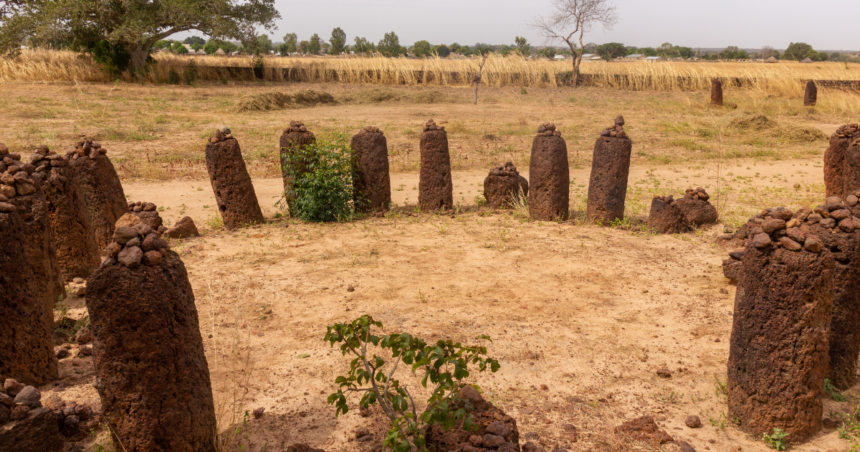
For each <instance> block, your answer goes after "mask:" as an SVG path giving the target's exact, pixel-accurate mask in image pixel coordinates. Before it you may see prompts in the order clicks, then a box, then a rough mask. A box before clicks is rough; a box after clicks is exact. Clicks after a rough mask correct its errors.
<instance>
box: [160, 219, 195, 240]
mask: <svg viewBox="0 0 860 452" xmlns="http://www.w3.org/2000/svg"><path fill="white" fill-rule="evenodd" d="M165 234H167V236H168V237H170V238H172V239H180V238H189V237H198V236H199V235H200V232H198V231H197V226H196V225H195V224H194V220H192V219H191V217H183V218H182V219H181V220H179V221H177V222H176V224H175V225H173V227H172V228H170V229H168V230H167V232H166V233H165Z"/></svg>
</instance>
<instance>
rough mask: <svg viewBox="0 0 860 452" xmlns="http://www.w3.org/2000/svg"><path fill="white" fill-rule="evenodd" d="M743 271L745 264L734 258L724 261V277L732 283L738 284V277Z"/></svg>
mask: <svg viewBox="0 0 860 452" xmlns="http://www.w3.org/2000/svg"><path fill="white" fill-rule="evenodd" d="M742 269H743V263H742V262H741V261H740V260H736V259H732V258H729V259H725V260H723V276H725V277H726V278H728V280H729V281H730V282H732V283H737V282H738V275H739V274H740V272H741V271H742Z"/></svg>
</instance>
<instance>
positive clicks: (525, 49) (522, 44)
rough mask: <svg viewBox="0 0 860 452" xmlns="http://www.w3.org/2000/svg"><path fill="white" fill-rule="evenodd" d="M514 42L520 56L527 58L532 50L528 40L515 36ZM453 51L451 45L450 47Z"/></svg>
mask: <svg viewBox="0 0 860 452" xmlns="http://www.w3.org/2000/svg"><path fill="white" fill-rule="evenodd" d="M514 42H516V43H517V50H518V51H519V52H520V55H522V56H529V53H530V52H531V50H532V46H531V45H529V42H528V40H526V38H524V37H522V36H517V37H516V38H514ZM451 47H452V50H453V45H452V46H451Z"/></svg>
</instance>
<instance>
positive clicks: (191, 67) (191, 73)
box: [185, 60, 197, 85]
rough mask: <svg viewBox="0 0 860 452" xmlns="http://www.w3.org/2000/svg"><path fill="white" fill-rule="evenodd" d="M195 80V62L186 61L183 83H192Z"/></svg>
mask: <svg viewBox="0 0 860 452" xmlns="http://www.w3.org/2000/svg"><path fill="white" fill-rule="evenodd" d="M196 81H197V63H195V62H194V60H191V61H189V62H188V66H186V67H185V83H186V84H187V85H193V84H194V82H196Z"/></svg>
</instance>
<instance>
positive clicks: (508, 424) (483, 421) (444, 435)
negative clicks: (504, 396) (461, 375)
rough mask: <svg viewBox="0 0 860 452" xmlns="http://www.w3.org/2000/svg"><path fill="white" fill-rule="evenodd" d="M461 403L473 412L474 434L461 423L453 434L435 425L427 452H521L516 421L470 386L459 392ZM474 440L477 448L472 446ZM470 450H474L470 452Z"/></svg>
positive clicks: (427, 436) (429, 434) (429, 437)
mask: <svg viewBox="0 0 860 452" xmlns="http://www.w3.org/2000/svg"><path fill="white" fill-rule="evenodd" d="M459 397H460V402H459V403H461V404H464V406H466V407H469V408H470V409H471V410H472V411H471V413H472V417H473V419H474V422H473V424H472V426H473V427H474V428H475V429H474V430H464V429H463V424H462V422H459V423H457V424H456V425H455V426H454V427H452V428H451V429H450V430H447V431H446V430H445V428H444V427H443V426H442V425H440V424H432V425H431V426H430V428H429V429H428V430H427V434H426V439H427V449H428V450H429V451H430V452H447V451H453V450H457V451H465V450H475V447H479V448H480V449H477V450H484V451H495V450H502V451H505V452H519V451H520V445H519V436H520V434H519V430H518V429H517V421H516V420H515V419H514V418H512V417H510V416H508V415H507V414H505V413H504V412H503V411H502V410H500V409H498V408H496V407H495V406H494V405H493V404H492V403H490V402H488V401H485V400H484V399H483V397H481V395H480V394H479V393H478V391H476V390H475V388H473V387H471V386H466V387H464V388H462V389H461V390H460V392H459ZM472 439H475V441H476V442H477V441H478V440H480V442H478V444H472V443H471V440H472ZM467 447H471V448H472V449H467Z"/></svg>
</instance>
